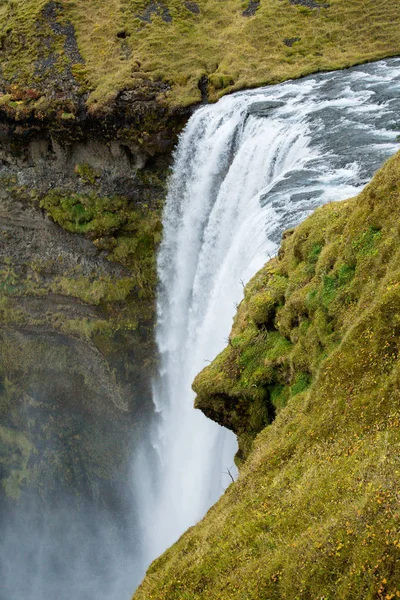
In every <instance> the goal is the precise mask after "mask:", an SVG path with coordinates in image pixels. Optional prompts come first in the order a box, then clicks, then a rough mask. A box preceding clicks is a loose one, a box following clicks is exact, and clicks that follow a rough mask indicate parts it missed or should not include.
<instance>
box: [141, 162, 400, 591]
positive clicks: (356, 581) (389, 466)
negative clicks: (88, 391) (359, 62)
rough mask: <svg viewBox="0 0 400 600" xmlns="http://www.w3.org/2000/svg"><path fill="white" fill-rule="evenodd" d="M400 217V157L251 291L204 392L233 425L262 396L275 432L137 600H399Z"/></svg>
mask: <svg viewBox="0 0 400 600" xmlns="http://www.w3.org/2000/svg"><path fill="white" fill-rule="evenodd" d="M399 211H400V154H398V155H397V156H395V157H394V158H393V159H391V160H390V161H389V162H388V163H387V164H386V165H385V166H384V167H383V169H381V171H379V172H378V174H377V175H376V176H375V178H374V179H373V181H372V183H371V184H370V185H369V186H368V187H367V188H366V189H365V190H364V191H363V192H362V193H361V194H360V195H359V196H358V197H357V198H355V199H351V200H348V201H345V202H341V203H334V204H330V205H327V206H325V207H323V208H320V209H318V210H317V211H316V212H315V213H314V214H313V215H312V216H311V217H309V218H308V219H307V220H306V221H305V222H304V223H303V224H301V225H300V226H299V227H297V228H296V229H295V231H294V233H293V232H292V233H291V234H290V235H288V236H287V237H286V239H285V241H284V244H283V250H282V251H281V253H280V257H279V258H278V259H274V260H273V261H271V262H270V263H269V264H268V265H266V267H265V268H264V270H263V271H261V272H260V273H259V274H258V275H257V276H256V277H255V278H254V279H253V281H252V282H251V283H250V284H249V287H248V289H247V292H246V298H245V299H244V301H243V302H242V304H241V306H240V308H239V312H238V316H237V318H236V322H235V324H234V329H233V333H232V335H231V344H230V345H229V346H228V349H227V350H225V351H224V352H223V353H222V354H221V355H220V356H219V357H218V358H217V359H216V362H215V363H214V364H213V365H211V366H210V367H208V368H207V369H205V371H203V373H202V374H200V376H198V378H197V380H196V382H195V388H196V390H197V392H198V394H199V396H198V403H199V405H200V406H202V407H204V406H205V407H208V409H209V410H211V407H212V406H213V405H214V409H215V414H217V415H225V417H226V419H229V415H231V419H232V423H233V424H235V422H236V421H235V418H236V417H235V411H236V412H237V411H239V412H240V409H239V408H238V407H240V406H241V410H242V413H244V414H250V415H251V413H252V411H253V409H255V411H256V413H257V414H259V409H260V402H259V398H260V394H261V391H260V389H261V388H262V393H263V396H262V397H263V398H264V402H265V403H266V404H270V405H271V404H274V403H275V405H276V411H277V416H276V419H275V420H274V422H273V423H272V424H271V425H270V426H267V427H265V428H264V429H263V430H262V432H261V433H260V434H259V435H258V436H257V438H256V440H255V442H254V447H253V450H252V452H250V454H249V457H248V459H247V461H246V462H245V463H244V465H243V467H242V470H241V474H240V477H239V480H238V482H237V483H235V484H233V485H231V486H230V487H229V489H228V490H227V491H226V493H225V494H224V496H223V497H222V498H221V500H220V501H219V502H218V503H217V504H216V505H215V506H214V507H213V508H212V509H211V510H210V511H209V513H208V514H207V516H206V517H205V518H204V520H203V521H202V522H201V523H200V524H198V525H197V526H196V527H194V528H192V529H190V530H189V531H188V532H187V533H185V534H184V535H183V536H182V538H181V539H180V540H179V541H178V542H177V543H176V544H175V545H174V546H172V548H171V549H170V550H168V551H167V552H166V553H165V554H164V555H163V556H161V557H160V558H159V559H158V560H156V561H155V562H154V563H153V565H152V566H151V567H150V569H149V571H148V573H147V577H146V578H145V580H144V582H143V583H142V585H141V587H140V588H139V590H138V591H137V593H136V595H135V599H136V600H142V599H143V600H144V599H145V600H150V599H152V598H153V599H156V600H162V599H165V600H173V599H180V600H183V599H185V600H194V599H198V598H207V599H208V600H211V599H217V598H218V599H228V598H232V599H235V600H239V599H242V600H245V599H246V600H251V599H254V600H256V599H257V600H260V599H263V600H267V599H268V600H278V599H279V600H283V599H288V600H295V599H301V600H305V599H307V600H308V599H312V600H322V599H324V600H332V599H335V600H339V599H343V600H360V599H361V598H362V599H363V600H368V599H371V600H372V599H381V600H383V599H385V600H390V599H392V598H397V597H400V511H399V506H400V505H399V501H400V496H399V489H400V488H399V479H400V477H399V476H400V392H399V389H400V387H399V386H400V362H399V359H398V352H399V345H400V249H399V236H400V229H399V223H398V219H397V216H398V214H399ZM278 277H280V278H281V279H282V281H285V285H284V286H283V287H284V289H285V291H284V295H282V293H279V294H278V293H276V294H275V295H274V290H275V291H276V289H277V286H276V282H277V278H278ZM280 289H282V287H281V288H280ZM271 290H272V291H271ZM271 296H273V301H271ZM271 306H273V307H274V308H273V309H271ZM283 340H285V341H286V342H285V344H284V343H283ZM274 348H275V353H274V352H273V350H274ZM238 349H239V350H238ZM263 371H264V372H265V374H266V376H265V378H264V380H263V379H262V372H263ZM305 374H307V377H305V376H304V375H305ZM277 386H278V387H277ZM222 401H224V402H225V412H224V410H222V408H221V402H222ZM285 404H286V405H285ZM246 410H247V412H246ZM255 421H256V419H255ZM255 421H254V419H253V421H251V418H250V421H248V422H251V423H253V425H254V422H255ZM258 426H262V423H261V421H258ZM254 432H255V427H254V429H253V431H252V433H254Z"/></svg>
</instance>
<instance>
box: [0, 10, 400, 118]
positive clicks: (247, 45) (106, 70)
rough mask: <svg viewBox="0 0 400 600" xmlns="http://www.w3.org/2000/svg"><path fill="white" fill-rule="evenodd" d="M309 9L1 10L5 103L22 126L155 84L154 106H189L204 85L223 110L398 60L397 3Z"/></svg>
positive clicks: (66, 115) (71, 114)
mask: <svg viewBox="0 0 400 600" xmlns="http://www.w3.org/2000/svg"><path fill="white" fill-rule="evenodd" d="M311 4H312V3H311ZM314 4H315V8H307V7H305V6H302V5H301V3H296V2H291V1H290V0H263V1H262V2H261V3H259V4H258V3H255V2H250V4H249V3H248V2H247V0H246V1H244V2H243V1H240V0H226V1H224V2H215V0H198V1H196V2H192V1H190V2H189V1H188V2H183V1H182V0H164V1H163V0H151V1H149V0H111V1H110V0H107V1H106V0H91V1H90V2H88V1H83V0H63V1H61V0H60V1H58V2H53V1H52V0H51V1H49V0H4V1H3V2H1V4H0V28H1V29H0V38H1V47H0V54H1V63H2V78H3V80H4V90H3V91H4V94H5V95H4V96H3V97H2V98H1V99H0V104H1V106H2V107H3V108H5V109H7V110H9V111H11V112H12V113H13V114H14V116H17V117H18V115H19V116H20V117H21V116H23V115H24V114H26V113H27V112H29V111H31V110H33V109H34V110H35V111H36V113H37V114H38V115H39V116H40V115H41V114H42V115H44V114H46V112H48V110H49V106H51V107H53V108H55V109H56V110H58V111H59V117H60V119H62V120H66V121H70V120H72V121H73V120H74V118H75V113H76V107H75V105H74V102H75V100H76V99H77V98H78V97H79V96H82V95H83V96H84V97H85V98H86V96H87V95H88V98H87V104H88V106H90V107H91V110H96V109H97V108H104V106H105V105H106V104H107V103H109V102H110V101H112V100H113V99H114V98H115V97H116V95H117V93H118V92H119V91H120V90H122V89H135V90H139V91H140V90H143V94H144V96H146V94H147V95H148V93H149V92H148V89H147V87H146V86H147V82H148V81H153V82H162V83H163V84H165V85H164V87H163V86H161V87H160V89H159V95H158V98H157V99H158V100H159V101H162V102H166V103H167V104H168V105H169V106H184V105H189V104H192V103H195V102H199V101H200V100H201V91H200V90H199V82H200V81H201V80H202V78H204V77H206V78H207V80H208V94H209V98H210V99H211V100H216V99H217V98H219V97H220V96H221V95H223V94H225V93H227V92H230V91H232V90H237V89H241V88H245V87H247V88H248V87H252V86H258V85H261V84H268V83H276V82H279V81H282V80H285V79H288V78H293V77H299V76H302V75H305V74H308V73H311V72H315V71H319V70H330V69H337V68H343V67H347V66H350V65H353V64H356V63H361V62H364V61H368V60H373V59H378V58H382V57H385V56H392V55H396V54H398V53H399V52H400V27H399V25H400V6H399V4H398V3H397V2H393V1H392V0H380V2H376V0H364V1H363V2H362V5H360V2H359V0H331V1H330V2H329V4H327V3H323V2H318V3H314ZM253 5H254V6H253ZM252 7H253V8H252ZM207 80H205V81H207ZM139 95H140V94H139ZM153 96H154V93H153V95H152V96H151V97H153ZM74 98H75V100H74ZM75 104H76V102H75ZM57 107H58V108H57Z"/></svg>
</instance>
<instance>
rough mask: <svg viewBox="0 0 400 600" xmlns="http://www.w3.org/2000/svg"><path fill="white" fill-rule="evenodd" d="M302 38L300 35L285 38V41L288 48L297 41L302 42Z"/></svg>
mask: <svg viewBox="0 0 400 600" xmlns="http://www.w3.org/2000/svg"><path fill="white" fill-rule="evenodd" d="M300 40H301V38H299V37H292V38H285V39H284V40H283V43H284V44H285V46H287V47H288V48H291V47H292V46H293V44H295V43H296V42H300Z"/></svg>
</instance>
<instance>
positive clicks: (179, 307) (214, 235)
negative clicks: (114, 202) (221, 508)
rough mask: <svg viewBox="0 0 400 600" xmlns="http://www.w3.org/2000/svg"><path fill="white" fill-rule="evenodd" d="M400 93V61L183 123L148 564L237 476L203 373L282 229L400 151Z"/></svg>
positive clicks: (219, 108)
mask: <svg viewBox="0 0 400 600" xmlns="http://www.w3.org/2000/svg"><path fill="white" fill-rule="evenodd" d="M399 97H400V60H398V59H393V60H388V61H381V62H378V63H374V64H370V65H364V66H362V67H358V68H354V69H350V70H348V71H345V72H334V73H330V74H323V75H318V76H314V77H309V78H306V79H304V80H301V81H298V82H287V83H284V84H281V85H277V86H272V87H268V88H263V89H259V90H255V91H250V92H243V93H237V94H234V95H231V96H227V97H225V98H223V99H222V100H220V101H219V102H218V103H217V104H215V105H212V106H202V107H201V108H199V109H198V110H197V111H196V112H195V113H194V115H193V116H192V118H191V119H190V121H189V123H188V125H187V127H186V129H185V130H184V132H183V133H182V135H181V137H180V141H179V145H178V148H177V150H176V153H175V161H174V167H173V173H172V175H171V178H170V182H169V192H168V198H167V202H166V207H165V213H164V239H163V242H162V244H161V248H160V251H159V256H158V272H159V278H160V289H159V297H158V327H157V343H158V348H159V353H160V370H159V377H158V379H157V381H155V382H154V404H155V411H156V419H155V422H154V427H153V431H152V434H151V444H152V448H151V447H150V450H149V446H147V447H146V449H145V448H143V451H142V453H141V454H140V456H139V458H138V461H137V464H136V481H137V482H138V489H139V507H140V515H141V522H142V552H143V567H145V566H147V565H148V564H149V562H150V561H151V560H152V559H153V558H155V557H156V556H157V555H158V554H160V553H161V552H162V551H163V550H164V549H165V548H166V547H168V546H169V545H170V544H171V543H173V542H174V541H175V540H176V539H177V538H178V537H179V535H180V534H181V533H182V532H183V531H184V530H185V529H186V528H187V527H189V526H190V525H192V524H194V523H195V522H196V521H198V520H199V519H200V518H201V517H202V516H203V515H204V514H205V512H206V510H207V509H208V508H209V507H210V506H211V504H212V503H213V502H215V501H216V500H217V499H218V497H219V496H220V494H221V493H222V492H223V490H224V488H225V487H227V485H228V484H229V482H230V480H229V477H228V476H227V469H231V468H232V465H233V455H234V453H235V449H236V441H235V438H234V436H233V434H232V433H230V432H228V431H226V430H224V429H223V428H221V427H219V426H218V425H217V424H215V423H213V422H211V421H210V420H208V419H206V418H205V417H204V416H203V415H202V414H201V413H200V412H199V411H196V410H194V409H193V400H194V393H193V392H192V391H191V383H192V381H193V379H194V377H195V375H196V374H197V373H198V372H199V371H200V370H201V369H202V368H203V367H204V366H206V364H207V362H208V361H211V360H212V359H213V358H214V357H215V356H216V354H217V353H218V352H219V351H221V350H222V348H223V347H224V346H225V345H226V338H227V336H228V334H229V331H230V327H231V322H232V317H233V315H234V313H235V310H236V309H235V305H236V303H237V302H239V301H240V299H241V297H242V294H243V283H244V282H247V281H248V279H249V278H250V277H251V276H252V275H253V274H254V273H255V272H256V271H257V270H258V269H259V268H260V267H261V266H262V265H263V264H264V263H265V262H266V260H267V259H268V257H269V256H270V255H273V254H274V253H275V252H276V249H277V244H278V243H279V239H280V236H281V233H282V231H283V230H284V229H286V228H288V227H290V226H293V225H294V224H296V223H298V222H299V221H301V220H302V219H304V218H305V217H306V216H307V215H308V214H309V213H310V212H311V211H312V210H313V209H315V208H316V207H317V206H319V205H321V204H323V203H325V202H327V201H332V200H340V199H344V198H347V197H350V196H352V195H354V194H356V193H358V191H359V190H360V189H361V188H362V186H363V185H364V184H365V183H366V182H367V181H368V179H369V178H370V177H371V175H372V174H373V172H374V171H375V170H376V169H377V168H378V167H379V166H380V165H381V164H382V162H383V161H384V160H385V159H386V158H387V157H388V156H390V155H391V154H393V153H394V152H395V150H396V149H397V148H398V141H397V136H398V133H399V132H398V129H399V125H400V117H399V115H400V112H399V108H400V101H399ZM151 450H154V452H152V451H151Z"/></svg>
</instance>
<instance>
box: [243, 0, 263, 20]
mask: <svg viewBox="0 0 400 600" xmlns="http://www.w3.org/2000/svg"><path fill="white" fill-rule="evenodd" d="M259 6H260V2H257V1H256V0H250V2H249V5H248V7H247V8H246V10H244V11H243V12H242V16H243V17H253V16H254V15H255V14H256V11H257V9H258V7H259Z"/></svg>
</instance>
